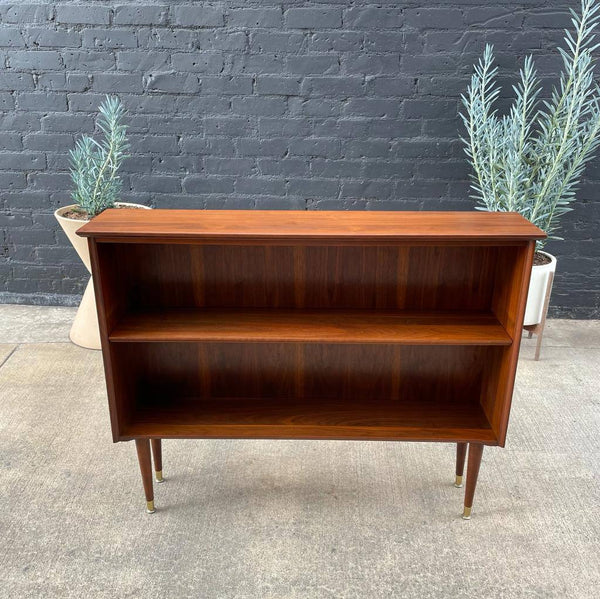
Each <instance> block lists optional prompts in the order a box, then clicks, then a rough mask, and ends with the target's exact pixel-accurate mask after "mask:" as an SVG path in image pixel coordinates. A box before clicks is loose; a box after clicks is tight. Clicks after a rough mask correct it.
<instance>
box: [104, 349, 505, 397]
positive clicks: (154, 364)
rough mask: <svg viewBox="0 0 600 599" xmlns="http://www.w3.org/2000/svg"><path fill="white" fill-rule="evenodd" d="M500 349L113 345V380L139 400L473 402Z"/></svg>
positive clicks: (478, 395) (479, 393) (479, 392)
mask: <svg viewBox="0 0 600 599" xmlns="http://www.w3.org/2000/svg"><path fill="white" fill-rule="evenodd" d="M498 349H501V348H494V347H487V348H480V347H471V346H452V347H450V346H395V345H354V344H353V345H325V344H311V345H304V344H292V343H262V344H244V343H222V344H221V343H208V344H198V343H169V344H153V343H135V344H119V345H118V346H115V351H116V352H117V357H118V364H119V368H121V369H122V372H120V373H117V375H120V376H124V377H129V378H131V379H133V380H134V381H135V383H134V388H135V389H136V392H135V393H136V396H137V398H138V401H142V402H143V401H144V398H157V397H159V398H164V401H166V402H168V401H169V398H170V397H171V398H182V397H192V398H194V397H196V398H199V399H216V398H249V399H251V398H279V399H281V400H282V401H284V400H285V399H286V398H290V399H291V398H299V399H302V398H306V399H320V398H323V399H328V398H329V399H340V400H341V399H356V398H362V399H364V400H365V401H370V400H382V399H384V400H393V401H403V402H404V401H406V402H420V401H423V402H441V403H465V402H474V403H478V402H479V400H480V395H481V389H482V381H483V377H484V372H485V364H486V362H487V361H488V360H489V359H490V356H491V355H493V353H494V352H496V351H497V350H498Z"/></svg>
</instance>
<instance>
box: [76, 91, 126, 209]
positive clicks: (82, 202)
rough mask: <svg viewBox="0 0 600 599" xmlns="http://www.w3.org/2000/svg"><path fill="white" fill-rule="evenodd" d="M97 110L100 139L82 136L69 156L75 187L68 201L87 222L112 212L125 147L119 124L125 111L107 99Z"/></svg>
mask: <svg viewBox="0 0 600 599" xmlns="http://www.w3.org/2000/svg"><path fill="white" fill-rule="evenodd" d="M98 110H99V112H100V114H99V116H98V119H97V120H96V125H97V127H98V129H100V131H101V132H102V133H103V138H102V139H101V140H100V141H96V140H95V139H94V138H93V137H90V136H88V135H85V136H83V137H82V138H81V139H80V140H78V141H77V143H76V145H75V149H74V150H71V152H70V155H71V178H72V180H73V183H74V184H75V190H74V191H73V193H72V195H71V197H72V198H73V201H74V202H75V203H76V204H78V205H79V206H80V208H81V209H82V210H83V211H85V212H87V214H88V216H90V218H91V217H93V216H96V215H97V214H100V212H102V211H103V210H106V209H107V208H112V207H113V206H114V205H115V202H116V201H117V200H118V197H119V192H120V190H121V179H120V177H119V175H118V170H119V167H120V166H121V164H122V162H123V160H124V159H125V158H126V154H125V152H126V151H127V149H128V147H129V145H128V143H127V138H126V127H125V125H123V123H122V119H123V115H124V113H125V110H124V108H123V105H122V104H121V101H120V100H119V98H117V97H115V96H113V97H111V96H107V97H106V99H105V100H104V101H103V102H102V104H100V106H99V108H98Z"/></svg>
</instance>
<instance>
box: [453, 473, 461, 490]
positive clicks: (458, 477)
mask: <svg viewBox="0 0 600 599" xmlns="http://www.w3.org/2000/svg"><path fill="white" fill-rule="evenodd" d="M454 486H455V487H456V488H457V489H460V488H461V487H462V476H458V474H457V475H456V480H455V481H454Z"/></svg>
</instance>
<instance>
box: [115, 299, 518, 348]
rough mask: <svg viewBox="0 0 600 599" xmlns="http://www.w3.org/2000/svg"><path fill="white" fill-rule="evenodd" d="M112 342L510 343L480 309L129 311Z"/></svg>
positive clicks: (495, 320)
mask: <svg viewBox="0 0 600 599" xmlns="http://www.w3.org/2000/svg"><path fill="white" fill-rule="evenodd" d="M109 338H110V340H111V341H114V342H143V341H152V342H170V341H171V342H174V341H204V342H211V341H212V342H214V341H221V342H224V343H227V342H249V343H252V342H253V343H263V342H265V343H266V342H279V343H285V342H303V343H379V344H381V343H403V344H409V345H431V344H432V343H440V344H444V345H510V344H511V343H512V340H511V338H510V336H509V335H508V333H507V332H506V331H505V330H504V328H503V327H502V325H501V324H500V323H499V322H498V320H497V319H496V317H495V316H494V315H492V314H482V313H479V312H473V313H470V312H456V313H453V312H450V313H444V312H441V313H440V312H431V313H427V312H424V313H419V312H413V313H405V312H383V311H377V310H374V311H370V310H369V311H367V310H352V311H351V310H269V309H266V308H258V309H257V308H254V309H248V308H244V309H231V308H230V309H226V310H222V309H221V310H218V309H214V308H212V309H202V310H197V309H190V308H188V309H181V308H179V309H161V310H156V309H155V310H152V311H145V312H137V313H136V312H134V313H132V314H127V315H125V316H124V317H123V319H122V320H121V321H120V322H119V323H118V325H116V326H115V328H114V329H113V330H112V331H111V333H110V336H109Z"/></svg>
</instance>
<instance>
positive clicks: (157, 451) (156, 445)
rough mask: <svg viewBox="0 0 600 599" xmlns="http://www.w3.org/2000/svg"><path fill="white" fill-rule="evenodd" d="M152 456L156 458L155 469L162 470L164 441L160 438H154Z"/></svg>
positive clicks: (151, 442)
mask: <svg viewBox="0 0 600 599" xmlns="http://www.w3.org/2000/svg"><path fill="white" fill-rule="evenodd" d="M150 444H151V445H152V457H153V458H154V470H155V471H156V472H162V469H163V467H162V441H161V440H160V439H152V440H151V441H150Z"/></svg>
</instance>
